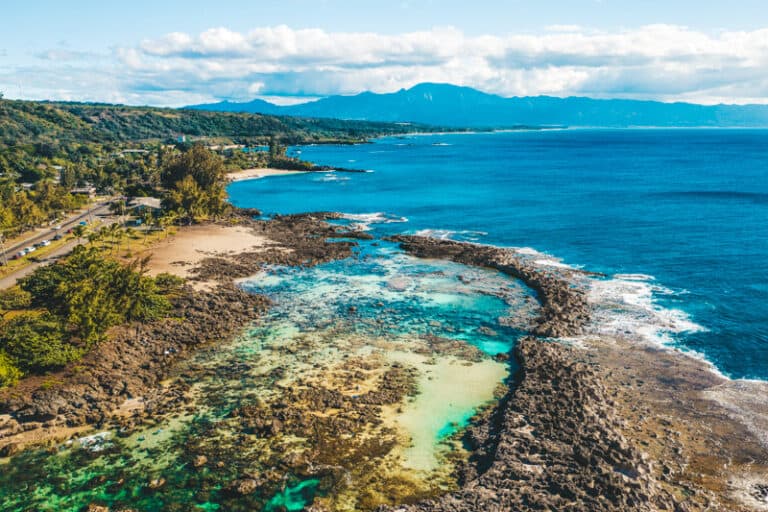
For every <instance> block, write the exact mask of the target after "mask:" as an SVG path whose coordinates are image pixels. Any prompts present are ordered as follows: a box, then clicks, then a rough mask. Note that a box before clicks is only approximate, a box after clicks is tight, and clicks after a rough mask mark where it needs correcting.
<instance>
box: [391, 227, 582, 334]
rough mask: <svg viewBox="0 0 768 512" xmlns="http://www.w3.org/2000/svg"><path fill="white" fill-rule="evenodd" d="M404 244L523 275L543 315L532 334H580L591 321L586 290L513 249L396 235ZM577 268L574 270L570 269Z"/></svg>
mask: <svg viewBox="0 0 768 512" xmlns="http://www.w3.org/2000/svg"><path fill="white" fill-rule="evenodd" d="M390 240H392V241H394V242H399V243H400V245H401V246H402V248H403V249H404V250H405V251H406V252H408V253H410V254H412V255H414V256H417V257H419V258H437V259H447V260H451V261H455V262H456V263H462V264H464V265H474V266H479V267H487V268H493V269H496V270H499V271H501V272H504V273H505V274H508V275H510V276H512V277H515V278H517V279H520V280H521V281H523V282H524V283H525V284H526V285H528V286H529V287H530V288H532V289H533V290H534V291H535V292H536V293H537V295H538V298H539V301H540V302H541V307H542V311H541V315H540V318H539V320H538V325H536V326H535V327H534V328H533V334H536V335H537V336H546V337H565V336H575V335H577V334H581V332H582V331H583V328H584V326H585V325H586V323H587V322H588V321H589V307H588V305H587V299H586V296H585V294H584V292H583V290H581V289H579V288H575V287H573V286H572V285H571V283H569V282H568V281H567V280H565V279H563V277H562V272H563V271H560V272H555V271H551V272H549V271H546V270H543V269H541V268H540V267H537V266H535V265H533V264H532V263H530V262H528V261H526V259H525V258H522V257H520V256H519V255H517V254H516V253H515V252H514V251H513V250H510V249H503V248H499V247H492V246H488V245H476V244H469V243H465V242H453V241H451V240H438V239H434V238H428V237H420V236H404V235H402V236H394V237H391V238H390ZM569 272H575V271H569Z"/></svg>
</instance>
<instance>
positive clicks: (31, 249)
mask: <svg viewBox="0 0 768 512" xmlns="http://www.w3.org/2000/svg"><path fill="white" fill-rule="evenodd" d="M36 250H37V247H33V246H31V245H30V246H29V247H25V248H24V254H29V253H31V252H35V251H36Z"/></svg>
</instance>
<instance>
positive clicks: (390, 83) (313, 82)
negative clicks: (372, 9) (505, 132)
mask: <svg viewBox="0 0 768 512" xmlns="http://www.w3.org/2000/svg"><path fill="white" fill-rule="evenodd" d="M404 15H407V14H404ZM113 54H114V57H113V58H114V62H113V63H110V64H104V63H103V62H93V61H89V60H88V59H83V60H82V62H79V63H72V65H73V66H76V67H77V68H78V69H77V71H76V72H73V73H72V78H71V79H69V78H68V77H67V76H66V75H65V76H64V77H63V78H62V77H59V78H58V79H57V83H56V84H55V87H54V86H53V85H52V84H48V90H50V91H51V94H62V92H61V91H66V95H67V97H78V94H79V95H80V97H82V98H85V97H89V98H90V97H93V96H98V95H99V94H101V95H102V99H109V98H114V97H121V98H125V100H126V101H133V100H135V101H138V102H140V103H145V102H146V103H159V104H166V105H178V104H185V103H191V102H193V101H198V100H201V99H202V100H207V101H210V100H214V99H217V98H228V99H235V100H245V99H251V98H253V97H254V96H257V95H258V96H277V97H306V96H312V97H316V96H324V95H329V94H339V93H341V94H349V93H357V92H360V91H363V90H373V91H377V92H390V91H394V90H397V89H400V88H403V87H410V86H413V85H415V84H417V83H419V82H424V81H432V82H450V83H455V84H458V85H467V86H471V87H476V88H478V89H481V90H485V91H488V92H493V93H497V94H500V95H503V96H515V95H517V96H520V95H538V94H549V95H557V96H568V95H591V96H596V97H629V98H651V99H662V100H668V101H672V100H687V101H697V102H720V101H725V102H732V103H745V102H760V103H768V94H767V93H768V90H767V87H766V84H768V29H763V30H755V31H749V32H746V31H742V32H733V31H732V32H720V33H704V32H700V31H696V30H692V29H690V28H686V27H681V26H675V25H648V26H643V27H639V28H635V29H627V30H621V31H613V32H604V31H593V30H589V29H586V28H583V27H580V26H575V25H556V26H550V27H547V28H546V29H545V31H543V32H542V33H540V34H509V35H481V36H468V35H466V34H464V33H463V32H461V31H459V30H457V29H455V28H452V27H441V28H433V29H431V30H425V31H420V32H409V33H403V34H394V35H385V34H377V33H372V32H356V33H350V32H328V31H325V30H321V29H293V28H290V27H288V26H285V25H280V26H275V27H260V28H256V29H254V30H252V31H250V32H247V33H240V32H235V31H232V30H230V29H228V28H224V27H219V28H212V29H209V30H206V31H205V32H202V33H201V34H197V35H190V34H185V33H180V32H174V33H170V34H167V35H166V36H164V37H161V38H159V39H152V40H145V41H142V42H141V43H139V44H137V45H136V46H134V47H127V48H118V49H115V50H114V52H113ZM70 55H71V56H74V57H75V58H76V57H77V53H76V52H74V51H72V52H69V53H67V54H66V56H67V57H69V56H70ZM64 56H65V55H64V54H63V53H61V52H60V53H59V54H53V53H43V54H41V55H40V57H41V58H46V57H47V58H49V59H50V58H52V57H58V59H57V60H60V59H61V58H62V57H64ZM49 64H50V63H46V65H49ZM40 67H41V69H42V68H44V66H43V65H41V66H40ZM45 69H46V70H47V68H45ZM11 74H13V73H11ZM50 74H51V73H49V72H44V73H41V74H40V76H39V77H37V78H34V76H33V75H34V73H31V72H30V73H28V74H27V75H26V76H29V77H30V80H35V81H36V83H35V87H36V88H37V89H39V90H41V91H43V90H45V89H46V84H45V83H43V80H44V79H45V78H46V77H47V76H50ZM74 75H77V76H76V77H75V76H74ZM89 76H90V77H91V78H89ZM91 79H92V80H93V84H88V81H89V80H91ZM3 80H4V77H3V76H1V75H0V87H2V84H3ZM83 83H86V85H85V86H84V85H83ZM107 83H109V84H114V89H110V90H102V89H100V87H101V86H103V85H104V84H107Z"/></svg>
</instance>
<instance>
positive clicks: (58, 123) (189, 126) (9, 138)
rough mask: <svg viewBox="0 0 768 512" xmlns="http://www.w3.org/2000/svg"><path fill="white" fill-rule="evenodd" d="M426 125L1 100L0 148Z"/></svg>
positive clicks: (347, 136)
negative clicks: (3, 146)
mask: <svg viewBox="0 0 768 512" xmlns="http://www.w3.org/2000/svg"><path fill="white" fill-rule="evenodd" d="M425 128H426V126H403V125H397V124H392V123H379V122H370V121H342V120H337V119H309V118H296V117H284V116H267V115H259V114H239V113H228V112H205V111H200V110H173V109H163V108H152V107H126V106H121V105H99V104H85V103H49V102H31V101H15V100H14V101H11V100H2V101H1V102H0V145H18V144H28V143H31V144H35V143H40V144H43V145H48V147H49V149H50V150H51V152H54V153H55V152H56V151H58V149H59V148H61V147H62V146H67V145H70V144H71V143H74V144H82V143H84V142H86V141H87V142H93V143H100V144H108V143H124V142H131V141H133V142H143V141H152V140H155V141H172V142H176V141H177V137H178V136H180V135H185V136H186V137H189V138H193V139H195V138H201V137H202V138H206V139H211V138H221V139H224V140H226V141H230V142H233V143H236V144H246V145H264V144H267V142H268V141H269V139H270V137H276V138H278V139H279V140H282V141H283V142H284V143H286V144H300V143H322V142H360V141H363V140H365V139H368V138H371V137H375V136H381V135H391V134H395V133H402V132H403V131H417V130H419V131H423V130H425Z"/></svg>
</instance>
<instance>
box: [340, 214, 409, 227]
mask: <svg viewBox="0 0 768 512" xmlns="http://www.w3.org/2000/svg"><path fill="white" fill-rule="evenodd" d="M342 216H343V217H344V218H345V219H347V220H351V221H354V223H353V224H350V227H351V228H353V229H356V230H359V231H370V229H371V225H373V224H394V223H401V222H408V218H407V217H400V216H399V215H391V214H388V213H385V212H373V213H344V214H342Z"/></svg>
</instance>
